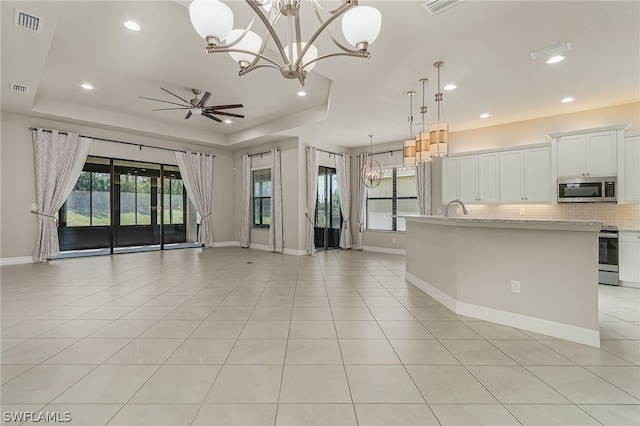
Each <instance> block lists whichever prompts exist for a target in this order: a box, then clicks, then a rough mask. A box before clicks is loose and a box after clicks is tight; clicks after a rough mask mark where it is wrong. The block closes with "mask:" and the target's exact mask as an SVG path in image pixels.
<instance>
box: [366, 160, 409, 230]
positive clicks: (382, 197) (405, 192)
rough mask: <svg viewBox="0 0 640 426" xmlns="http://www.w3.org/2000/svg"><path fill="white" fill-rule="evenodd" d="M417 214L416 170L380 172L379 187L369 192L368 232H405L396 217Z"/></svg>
mask: <svg viewBox="0 0 640 426" xmlns="http://www.w3.org/2000/svg"><path fill="white" fill-rule="evenodd" d="M418 213H419V210H418V200H417V195H416V171H415V168H413V167H397V168H395V167H394V168H389V169H383V170H382V179H381V180H380V185H378V186H377V187H375V188H370V189H369V191H368V195H367V229H371V230H376V231H405V230H406V223H405V220H404V219H401V218H396V217H395V216H396V215H406V214H418Z"/></svg>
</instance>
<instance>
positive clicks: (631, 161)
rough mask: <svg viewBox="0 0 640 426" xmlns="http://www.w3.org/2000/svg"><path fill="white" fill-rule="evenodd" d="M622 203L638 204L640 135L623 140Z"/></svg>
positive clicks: (639, 197) (639, 199) (639, 191)
mask: <svg viewBox="0 0 640 426" xmlns="http://www.w3.org/2000/svg"><path fill="white" fill-rule="evenodd" d="M623 179H624V201H625V203H638V202H640V135H636V136H630V137H626V138H624V176H623Z"/></svg>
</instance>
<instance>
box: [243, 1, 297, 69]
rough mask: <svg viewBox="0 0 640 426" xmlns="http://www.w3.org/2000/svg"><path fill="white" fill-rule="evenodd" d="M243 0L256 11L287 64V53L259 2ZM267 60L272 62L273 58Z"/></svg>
mask: <svg viewBox="0 0 640 426" xmlns="http://www.w3.org/2000/svg"><path fill="white" fill-rule="evenodd" d="M245 1H246V2H247V4H249V6H251V8H252V9H253V11H254V12H255V13H256V15H257V16H258V18H260V20H261V21H262V23H263V24H264V26H265V27H266V28H267V30H268V31H269V34H271V37H272V38H273V42H274V43H275V45H276V47H277V48H278V51H279V52H280V56H282V60H283V62H284V63H285V64H289V61H288V60H287V55H286V53H285V51H284V47H283V46H282V43H281V42H280V39H279V38H278V34H276V31H275V29H274V28H273V27H272V26H271V23H270V22H269V19H268V18H267V17H266V16H265V15H264V13H262V11H261V10H260V7H261V6H262V5H260V3H257V2H256V1H255V0H245ZM250 53H252V54H255V53H253V52H250ZM262 57H263V58H265V59H266V56H264V55H262ZM269 61H270V62H273V60H271V59H269ZM273 63H275V62H273Z"/></svg>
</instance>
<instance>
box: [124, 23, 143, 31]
mask: <svg viewBox="0 0 640 426" xmlns="http://www.w3.org/2000/svg"><path fill="white" fill-rule="evenodd" d="M124 26H125V27H127V28H129V29H130V30H131V31H140V25H138V23H137V22H135V21H127V22H125V23H124Z"/></svg>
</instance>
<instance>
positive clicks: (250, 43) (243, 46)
mask: <svg viewBox="0 0 640 426" xmlns="http://www.w3.org/2000/svg"><path fill="white" fill-rule="evenodd" d="M243 33H244V30H231V32H230V33H229V35H228V36H227V42H228V43H233V42H234V41H236V40H237V39H238V37H240V36H242V34H243ZM261 45H262V38H260V36H259V35H258V34H256V33H254V32H253V31H247V33H246V34H245V35H244V37H243V38H242V40H240V41H239V42H238V44H236V45H235V48H236V49H240V50H248V51H249V52H257V51H258V50H260V46H261ZM229 56H231V58H233V60H234V61H236V62H238V63H239V62H240V61H245V62H249V63H250V62H252V61H253V60H254V59H255V55H250V54H248V53H240V52H229Z"/></svg>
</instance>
